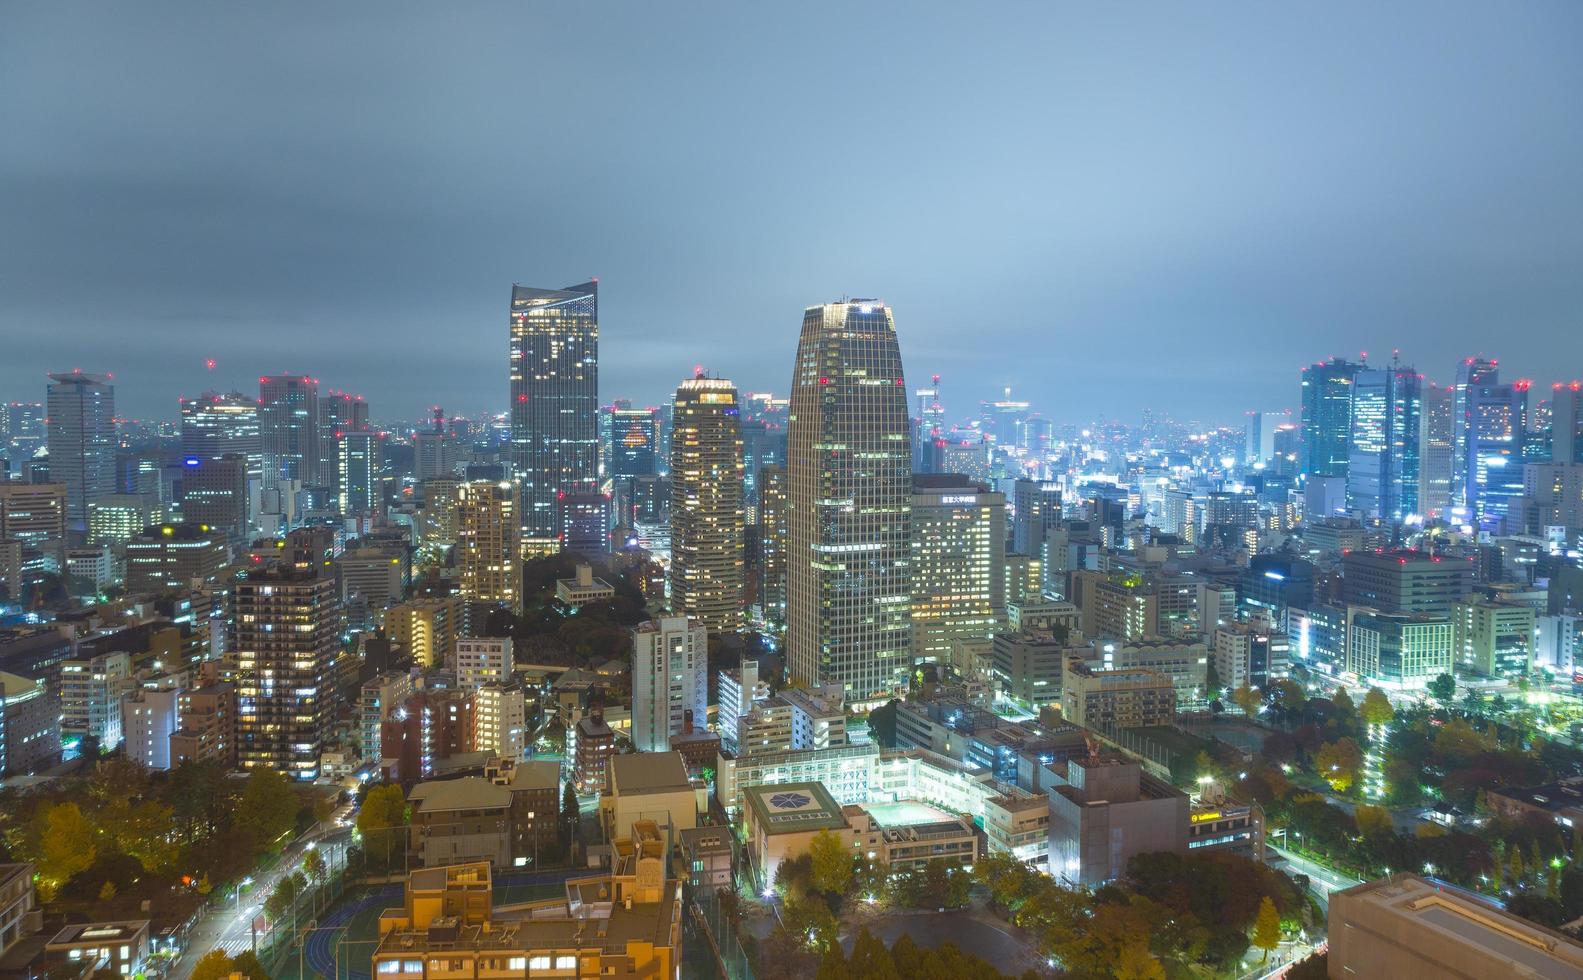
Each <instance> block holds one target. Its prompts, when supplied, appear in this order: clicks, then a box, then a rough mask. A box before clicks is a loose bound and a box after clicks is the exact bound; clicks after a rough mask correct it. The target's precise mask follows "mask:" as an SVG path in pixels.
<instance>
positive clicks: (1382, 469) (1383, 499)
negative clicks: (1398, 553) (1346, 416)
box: [1347, 365, 1423, 523]
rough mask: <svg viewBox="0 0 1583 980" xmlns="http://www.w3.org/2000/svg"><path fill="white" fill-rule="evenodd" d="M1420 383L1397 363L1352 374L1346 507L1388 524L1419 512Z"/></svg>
mask: <svg viewBox="0 0 1583 980" xmlns="http://www.w3.org/2000/svg"><path fill="white" fill-rule="evenodd" d="M1422 384H1423V381H1422V378H1421V377H1420V376H1419V374H1418V372H1416V371H1414V370H1413V369H1412V368H1404V367H1400V366H1396V365H1393V366H1391V367H1389V368H1371V369H1368V370H1363V371H1359V372H1358V373H1357V374H1356V375H1354V376H1353V385H1352V447H1351V449H1350V451H1349V453H1348V462H1347V507H1348V509H1350V510H1353V511H1359V512H1361V513H1363V514H1364V515H1365V516H1367V517H1375V518H1379V519H1380V520H1382V521H1386V522H1390V523H1400V522H1401V521H1402V520H1403V519H1404V518H1405V517H1406V516H1407V515H1408V514H1415V513H1418V506H1419V505H1418V499H1419V498H1418V492H1419V490H1418V488H1419V454H1418V446H1419V443H1418V439H1419V427H1420V424H1421V422H1420V417H1421V415H1422V407H1423V396H1422Z"/></svg>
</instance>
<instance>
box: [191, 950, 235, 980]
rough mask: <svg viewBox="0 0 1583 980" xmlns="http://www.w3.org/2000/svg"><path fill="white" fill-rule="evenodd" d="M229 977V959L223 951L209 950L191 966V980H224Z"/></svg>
mask: <svg viewBox="0 0 1583 980" xmlns="http://www.w3.org/2000/svg"><path fill="white" fill-rule="evenodd" d="M230 975H231V957H229V956H227V955H225V950H223V949H211V950H210V951H209V952H207V953H204V954H203V957H202V958H201V959H199V960H198V962H197V963H194V964H193V966H192V980H225V978H226V977H228V976H230Z"/></svg>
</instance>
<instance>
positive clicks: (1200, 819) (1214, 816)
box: [1193, 810, 1220, 823]
mask: <svg viewBox="0 0 1583 980" xmlns="http://www.w3.org/2000/svg"><path fill="white" fill-rule="evenodd" d="M1219 819H1220V811H1219V810H1211V811H1209V812H1208V813H1195V814H1193V823H1208V822H1209V821H1211V820H1219Z"/></svg>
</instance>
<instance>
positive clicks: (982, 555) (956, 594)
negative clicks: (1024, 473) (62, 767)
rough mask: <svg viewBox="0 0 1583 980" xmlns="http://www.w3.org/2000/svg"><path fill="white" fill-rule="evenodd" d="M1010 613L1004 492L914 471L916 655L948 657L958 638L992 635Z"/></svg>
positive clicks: (943, 659)
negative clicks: (1007, 608) (992, 491)
mask: <svg viewBox="0 0 1583 980" xmlns="http://www.w3.org/2000/svg"><path fill="white" fill-rule="evenodd" d="M1020 482H1021V481H1019V485H1020ZM1005 618H1006V498H1005V496H1004V495H1003V494H999V493H991V492H989V488H987V487H985V486H983V485H982V484H979V483H977V482H976V481H973V480H969V479H967V478H966V477H962V476H957V475H954V474H939V475H932V474H918V475H916V476H914V477H913V489H912V655H913V659H914V660H915V661H918V662H922V663H949V662H950V661H951V648H952V644H953V642H954V641H956V640H974V639H976V640H988V639H989V638H990V637H991V636H993V635H994V634H995V631H996V630H997V629H999V628H1000V627H1001V625H1002V624H1003V623H1004V622H1005Z"/></svg>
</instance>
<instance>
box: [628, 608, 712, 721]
mask: <svg viewBox="0 0 1583 980" xmlns="http://www.w3.org/2000/svg"><path fill="white" fill-rule="evenodd" d="M708 709H709V631H708V630H707V629H706V628H705V627H704V625H703V624H702V623H700V622H698V621H697V620H694V619H689V618H688V617H686V616H665V617H662V618H660V619H656V620H652V621H650V622H647V623H644V624H642V625H641V626H639V627H637V628H636V629H634V630H633V631H632V744H633V745H634V746H636V747H637V750H638V751H639V752H667V751H669V750H670V747H671V736H673V735H680V734H681V733H682V732H683V731H684V730H686V729H687V728H688V726H689V723H690V724H691V725H693V726H696V727H698V728H702V727H703V720H704V717H705V712H707V711H708Z"/></svg>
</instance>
